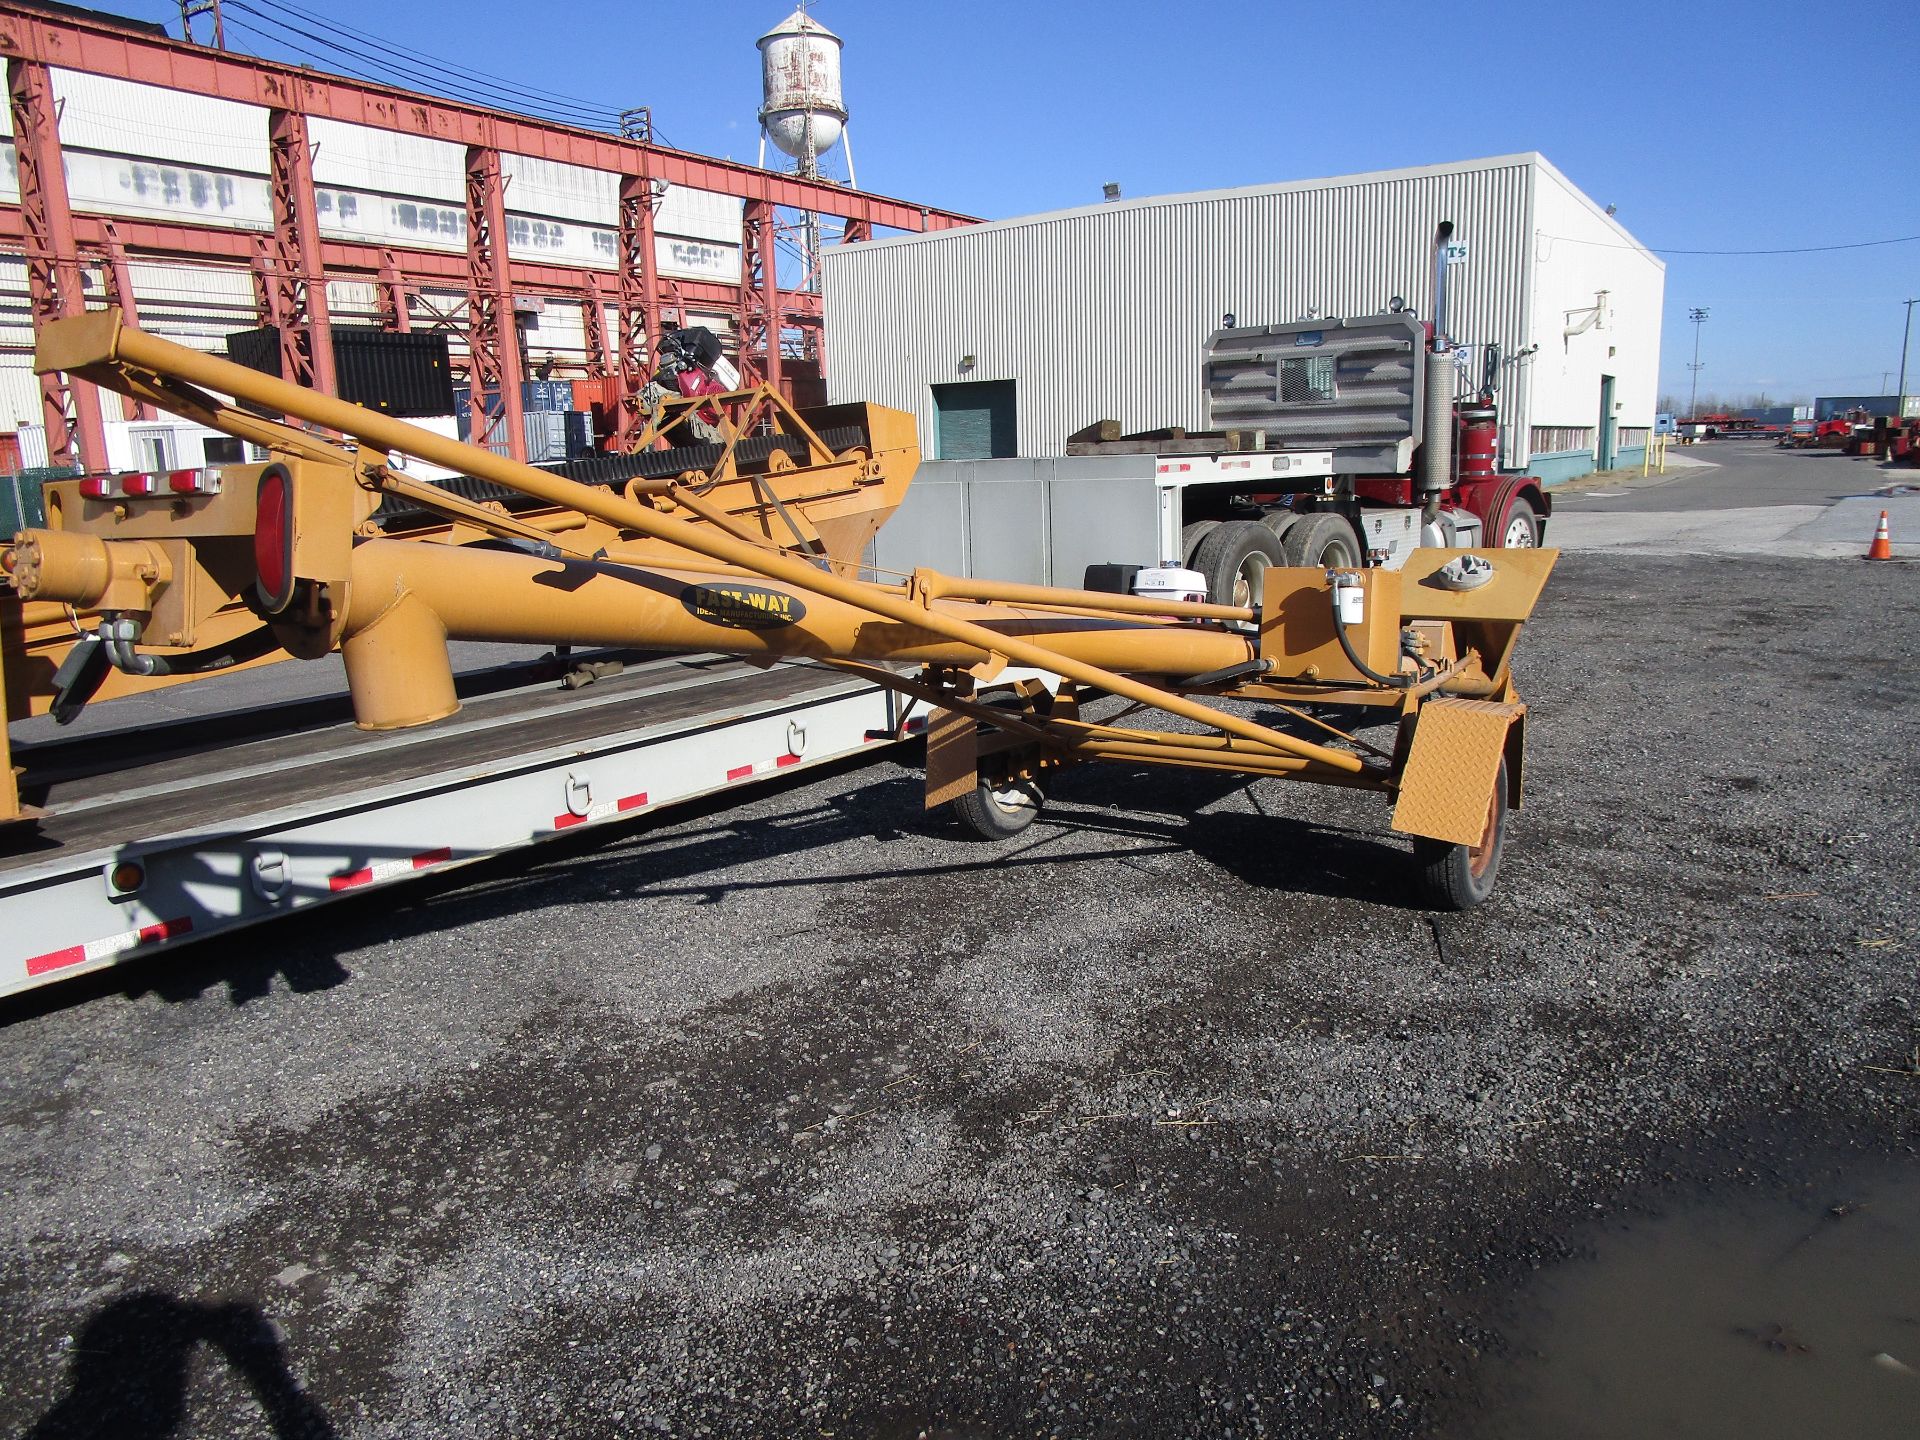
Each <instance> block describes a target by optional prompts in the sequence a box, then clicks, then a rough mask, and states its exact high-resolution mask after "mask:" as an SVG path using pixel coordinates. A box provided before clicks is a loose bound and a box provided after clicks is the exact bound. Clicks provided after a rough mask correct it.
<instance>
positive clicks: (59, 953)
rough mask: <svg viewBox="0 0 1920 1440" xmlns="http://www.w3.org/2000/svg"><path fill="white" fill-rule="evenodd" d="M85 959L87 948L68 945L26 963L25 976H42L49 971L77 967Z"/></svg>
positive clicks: (37, 956)
mask: <svg viewBox="0 0 1920 1440" xmlns="http://www.w3.org/2000/svg"><path fill="white" fill-rule="evenodd" d="M86 958H87V947H86V946H84V945H69V946H68V947H67V948H66V949H64V950H49V951H48V952H47V953H46V954H45V955H36V956H34V957H33V958H32V959H31V960H29V961H27V974H29V975H44V974H46V973H47V972H48V971H49V970H64V969H66V968H67V966H69V965H78V964H79V963H80V962H81V961H82V960H85V959H86Z"/></svg>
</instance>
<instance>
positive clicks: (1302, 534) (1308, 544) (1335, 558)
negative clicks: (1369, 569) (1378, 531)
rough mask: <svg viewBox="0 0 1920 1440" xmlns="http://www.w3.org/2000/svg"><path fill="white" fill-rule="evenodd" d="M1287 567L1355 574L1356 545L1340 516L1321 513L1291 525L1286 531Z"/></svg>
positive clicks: (1347, 522) (1358, 545)
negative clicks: (1301, 566) (1349, 571)
mask: <svg viewBox="0 0 1920 1440" xmlns="http://www.w3.org/2000/svg"><path fill="white" fill-rule="evenodd" d="M1285 547H1286V554H1287V564H1289V565H1310V566H1312V567H1313V568H1314V569H1316V570H1357V569H1359V568H1360V563H1361V557H1360V541H1359V537H1357V536H1356V535H1355V534H1354V533H1353V526H1352V524H1351V523H1350V522H1349V521H1348V520H1347V518H1346V517H1345V516H1344V515H1334V514H1331V513H1330V512H1327V511H1321V512H1320V513H1319V514H1316V515H1306V516H1303V517H1301V518H1300V519H1299V520H1297V521H1295V522H1294V524H1293V525H1292V526H1291V527H1290V528H1289V529H1288V531H1287V538H1286V542H1285Z"/></svg>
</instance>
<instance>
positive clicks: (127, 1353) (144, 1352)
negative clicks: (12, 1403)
mask: <svg viewBox="0 0 1920 1440" xmlns="http://www.w3.org/2000/svg"><path fill="white" fill-rule="evenodd" d="M200 1345H211V1346H212V1347H213V1348H214V1349H215V1350H217V1351H219V1353H220V1354H221V1355H222V1356H224V1357H225V1359H226V1361H227V1363H228V1364H229V1365H231V1366H232V1367H233V1369H234V1371H235V1372H236V1373H237V1374H238V1375H239V1377H240V1378H241V1379H242V1380H244V1381H245V1382H246V1384H247V1386H248V1388H249V1389H250V1390H252V1392H253V1396H254V1398H255V1399H256V1400H257V1401H259V1404H260V1409H261V1411H262V1412H263V1413H264V1415H265V1418H266V1421H267V1424H268V1426H269V1427H271V1433H272V1434H273V1436H274V1440H332V1437H333V1436H334V1434H335V1431H334V1428H333V1423H332V1422H331V1421H330V1420H328V1419H327V1416H326V1412H325V1411H323V1410H322V1409H321V1408H320V1406H319V1405H318V1404H316V1403H315V1402H314V1401H313V1400H312V1399H311V1398H309V1396H308V1395H307V1393H306V1392H305V1391H304V1390H302V1389H301V1388H300V1384H299V1382H298V1381H297V1380H295V1379H294V1378H293V1374H292V1372H291V1371H289V1370H288V1369H287V1357H286V1352H285V1351H284V1350H283V1349H281V1346H280V1339H279V1337H278V1336H277V1335H276V1334H275V1333H274V1330H273V1327H272V1326H271V1325H270V1324H268V1322H267V1318H266V1316H264V1315H262V1314H261V1313H260V1312H259V1311H258V1310H257V1309H255V1308H254V1307H253V1306H251V1305H246V1304H239V1303H235V1304H231V1305H202V1304H199V1303H197V1302H195V1301H190V1300H180V1299H177V1298H175V1297H174V1296H172V1295H165V1294H160V1293H157V1292H154V1291H143V1292H140V1293H137V1294H133V1295H125V1296H122V1297H121V1298H120V1299H118V1300H115V1301H113V1302H112V1303H111V1304H109V1305H107V1306H105V1307H103V1308H102V1309H101V1310H99V1311H98V1312H96V1313H95V1315H94V1317H93V1318H92V1319H91V1320H89V1321H87V1323H86V1326H85V1328H83V1329H82V1330H81V1331H80V1333H79V1335H78V1336H76V1337H75V1339H74V1345H73V1358H72V1360H71V1361H70V1362H69V1366H68V1373H67V1385H68V1390H67V1395H66V1397H65V1398H64V1399H62V1400H61V1401H59V1403H57V1404H56V1405H55V1406H54V1407H53V1408H52V1409H51V1410H49V1411H47V1413H46V1414H45V1415H43V1416H41V1418H40V1420H39V1422H38V1423H37V1424H36V1425H35V1426H34V1427H33V1428H32V1429H31V1430H29V1431H27V1432H26V1433H27V1436H28V1440H166V1437H168V1436H172V1435H175V1434H177V1433H179V1431H180V1426H181V1423H182V1421H183V1420H185V1418H186V1410H187V1374H188V1367H189V1365H190V1364H191V1362H192V1359H193V1352H194V1350H195V1349H196V1348H197V1347H198V1346H200Z"/></svg>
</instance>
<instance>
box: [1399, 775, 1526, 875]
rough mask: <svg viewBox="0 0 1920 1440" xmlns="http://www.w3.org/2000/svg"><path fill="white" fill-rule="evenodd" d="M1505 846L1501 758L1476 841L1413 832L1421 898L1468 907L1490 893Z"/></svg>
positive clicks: (1504, 809)
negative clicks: (1462, 841)
mask: <svg viewBox="0 0 1920 1440" xmlns="http://www.w3.org/2000/svg"><path fill="white" fill-rule="evenodd" d="M1506 848H1507V762H1506V761H1505V760H1502V761H1501V762H1500V773H1499V774H1498V775H1496V776H1495V777H1494V781H1493V794H1492V795H1491V796H1490V797H1489V798H1488V802H1487V828H1486V831H1485V832H1484V833H1483V834H1482V835H1481V837H1480V843H1479V844H1478V845H1456V844H1454V843H1453V842H1452V841H1449V840H1428V839H1426V838H1424V837H1422V836H1415V837H1414V842H1413V870H1414V878H1415V882H1416V884H1417V885H1418V886H1419V890H1420V898H1421V900H1422V901H1424V902H1425V903H1426V904H1427V905H1428V906H1430V907H1431V908H1433V909H1435V910H1471V909H1472V908H1473V907H1474V906H1476V905H1478V904H1479V903H1480V902H1481V901H1482V900H1485V899H1486V898H1487V897H1488V896H1489V895H1491V894H1492V893H1493V886H1494V882H1495V881H1496V880H1498V879H1499V878H1500V860H1501V857H1502V856H1504V855H1505V853H1506Z"/></svg>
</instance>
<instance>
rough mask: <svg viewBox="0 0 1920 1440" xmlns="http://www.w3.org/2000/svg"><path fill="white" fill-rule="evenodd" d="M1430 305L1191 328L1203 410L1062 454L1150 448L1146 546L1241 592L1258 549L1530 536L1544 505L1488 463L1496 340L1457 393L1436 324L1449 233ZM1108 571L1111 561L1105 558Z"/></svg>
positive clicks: (1380, 560)
mask: <svg viewBox="0 0 1920 1440" xmlns="http://www.w3.org/2000/svg"><path fill="white" fill-rule="evenodd" d="M1451 234H1452V227H1451V226H1450V225H1442V226H1441V227H1440V228H1439V230H1438V232H1437V233H1436V235H1435V240H1434V260H1433V276H1434V294H1435V297H1436V302H1435V308H1434V316H1433V318H1432V320H1431V321H1422V320H1420V319H1419V318H1417V317H1416V316H1415V315H1413V314H1412V313H1411V312H1409V311H1407V310H1405V309H1404V308H1402V309H1396V310H1390V311H1387V312H1384V313H1382V314H1378V315H1369V316H1362V317H1356V318H1350V319H1313V320H1299V321H1292V322H1287V323H1282V324H1269V325H1246V326H1240V325H1235V324H1233V323H1231V322H1232V318H1233V317H1231V316H1229V317H1228V322H1229V323H1227V324H1226V325H1224V326H1223V327H1222V328H1221V329H1219V330H1216V331H1215V332H1214V333H1213V334H1212V335H1211V336H1210V337H1209V338H1208V341H1207V346H1206V353H1205V359H1204V362H1203V386H1204V391H1205V397H1206V416H1207V427H1206V429H1204V430H1201V431H1194V432H1187V431H1184V430H1160V431H1150V432H1146V433H1143V434H1138V435H1132V436H1126V435H1121V434H1120V433H1119V427H1118V426H1117V425H1113V424H1112V423H1111V422H1106V423H1105V424H1104V425H1102V426H1096V427H1090V428H1089V430H1087V431H1083V432H1081V433H1080V434H1079V435H1077V436H1076V437H1074V439H1072V440H1071V441H1069V443H1068V446H1067V451H1068V454H1070V455H1078V456H1094V455H1106V456H1120V455H1128V454H1150V455H1152V456H1154V457H1155V460H1156V464H1155V469H1156V481H1157V483H1158V484H1159V486H1160V487H1161V489H1162V490H1163V491H1164V492H1165V493H1166V495H1167V497H1168V498H1167V500H1166V502H1165V503H1164V504H1163V505H1162V507H1161V526H1160V533H1159V535H1158V537H1157V545H1158V550H1157V552H1156V556H1157V558H1158V559H1159V560H1160V561H1161V562H1162V563H1164V564H1176V563H1177V564H1181V565H1184V566H1185V567H1187V568H1189V569H1192V570H1194V571H1196V572H1198V573H1199V574H1201V575H1203V576H1204V577H1205V579H1206V582H1207V588H1208V592H1209V594H1210V595H1211V596H1212V597H1213V598H1214V599H1216V600H1220V601H1223V602H1228V601H1231V602H1233V603H1245V601H1246V600H1247V598H1248V596H1249V595H1257V594H1258V591H1259V585H1260V576H1261V574H1262V573H1263V572H1264V571H1265V570H1266V569H1267V568H1269V567H1271V566H1319V567H1321V568H1323V569H1338V568H1349V567H1356V566H1364V565H1383V566H1386V567H1388V568H1395V567H1397V566H1399V565H1401V564H1404V563H1405V561H1406V558H1407V556H1408V555H1410V554H1411V553H1412V552H1413V551H1414V550H1415V549H1417V548H1419V547H1422V546H1442V547H1447V546H1453V547H1458V546H1493V547H1500V548H1512V549H1523V548H1532V547H1537V546H1539V545H1540V544H1541V543H1542V540H1543V538H1544V535H1545V530H1546V523H1547V518H1548V516H1549V515H1550V514H1551V513H1552V504H1551V502H1550V501H1549V499H1548V497H1547V494H1546V491H1545V489H1544V488H1543V487H1542V486H1541V484H1540V482H1539V481H1538V480H1537V479H1536V478H1535V477H1533V476H1531V475H1528V474H1525V473H1521V472H1515V471H1503V470H1502V469H1501V468H1500V465H1499V450H1500V416H1499V410H1498V406H1497V397H1496V392H1497V388H1498V381H1499V376H1500V370H1501V356H1500V350H1499V347H1498V346H1495V345H1489V346H1487V347H1486V348H1485V351H1484V355H1483V366H1482V370H1481V373H1480V375H1479V377H1478V380H1477V384H1475V385H1474V386H1472V387H1471V388H1470V389H1468V390H1467V391H1466V393H1464V394H1457V393H1456V391H1458V390H1459V389H1460V384H1459V375H1460V372H1459V369H1458V367H1457V366H1456V365H1455V363H1454V357H1453V345H1452V342H1451V340H1450V339H1449V337H1448V333H1447V308H1448V302H1447V290H1448V264H1447V242H1448V240H1449V239H1450V238H1451ZM1112 578H1124V572H1121V571H1114V572H1112Z"/></svg>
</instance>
